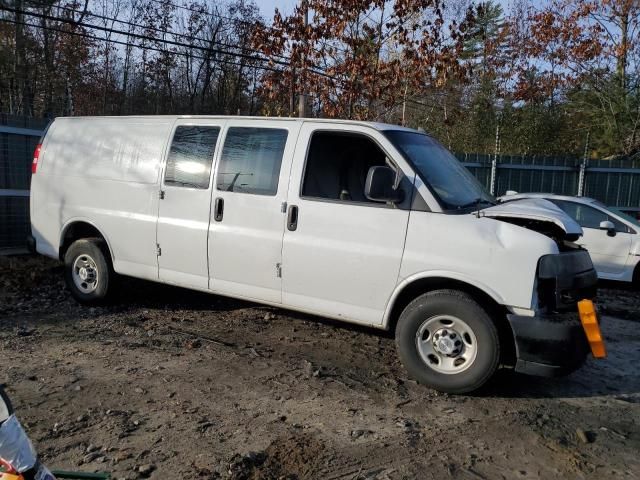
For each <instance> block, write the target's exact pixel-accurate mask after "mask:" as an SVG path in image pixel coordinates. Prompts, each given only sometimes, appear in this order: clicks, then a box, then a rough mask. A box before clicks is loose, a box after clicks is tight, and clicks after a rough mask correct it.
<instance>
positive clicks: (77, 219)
mask: <svg viewBox="0 0 640 480" xmlns="http://www.w3.org/2000/svg"><path fill="white" fill-rule="evenodd" d="M74 223H86V224H88V225H91V226H92V227H93V228H95V229H96V230H97V231H98V233H99V234H100V236H101V237H102V238H103V239H104V241H105V242H107V248H108V249H109V253H110V254H111V261H112V262H115V259H116V257H115V255H114V253H113V249H112V248H111V243H110V242H109V238H108V237H107V236H106V235H105V234H104V231H103V230H102V229H101V228H100V227H98V226H97V225H96V224H95V222H93V221H92V220H89V219H88V218H86V217H73V218H70V219H69V220H67V221H66V222H65V223H64V225H63V226H62V229H61V230H60V239H59V240H58V251H59V250H60V247H61V246H62V244H63V242H64V236H65V235H66V233H67V230H69V227H71V225H72V224H74Z"/></svg>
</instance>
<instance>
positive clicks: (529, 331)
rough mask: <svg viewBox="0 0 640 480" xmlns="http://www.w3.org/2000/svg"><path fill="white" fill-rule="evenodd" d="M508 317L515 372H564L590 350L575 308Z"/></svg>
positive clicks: (581, 362)
mask: <svg viewBox="0 0 640 480" xmlns="http://www.w3.org/2000/svg"><path fill="white" fill-rule="evenodd" d="M507 319H508V320H509V324H510V325H511V330H512V332H513V337H514V340H515V347H516V364H515V370H516V371H517V372H521V373H526V374H529V375H539V376H544V377H556V376H561V375H567V374H569V373H571V372H573V371H574V370H577V369H578V368H580V366H581V365H582V364H583V363H584V361H585V359H586V357H587V354H588V353H589V351H590V349H589V343H588V341H587V337H586V335H585V333H584V328H583V327H582V324H581V323H580V318H579V316H578V313H576V312H569V313H553V314H544V315H538V316H535V317H527V316H522V315H507Z"/></svg>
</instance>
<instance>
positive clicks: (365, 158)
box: [301, 132, 386, 203]
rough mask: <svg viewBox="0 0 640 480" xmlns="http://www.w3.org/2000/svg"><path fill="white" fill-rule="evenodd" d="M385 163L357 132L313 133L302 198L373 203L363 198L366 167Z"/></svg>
mask: <svg viewBox="0 0 640 480" xmlns="http://www.w3.org/2000/svg"><path fill="white" fill-rule="evenodd" d="M385 164H386V155H385V153H384V152H383V151H382V150H381V149H380V147H379V146H378V145H377V144H376V143H375V142H374V141H373V140H372V139H370V138H369V137H367V136H365V135H361V134H357V133H344V132H315V133H314V134H313V136H312V137H311V142H310V144H309V151H308V153H307V164H306V167H305V173H304V180H303V184H302V192H301V196H302V197H313V198H324V199H328V200H341V201H345V202H366V203H375V202H372V201H371V200H369V199H367V197H365V195H364V185H365V181H366V179H367V173H368V172H369V168H371V167H373V166H378V165H385Z"/></svg>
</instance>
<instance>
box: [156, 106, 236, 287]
mask: <svg viewBox="0 0 640 480" xmlns="http://www.w3.org/2000/svg"><path fill="white" fill-rule="evenodd" d="M223 125H224V121H216V120H206V119H197V120H195V119H182V120H178V122H176V125H175V126H174V131H173V135H172V140H171V145H170V146H169V149H168V153H167V159H166V163H165V167H164V173H163V179H162V186H161V191H160V202H159V209H158V226H157V253H158V277H159V279H160V280H162V281H165V282H167V283H174V284H176V285H182V286H185V287H195V288H201V289H206V288H208V283H209V268H208V261H207V235H208V231H209V213H210V209H211V184H212V182H211V175H212V172H213V163H214V157H215V155H216V151H217V148H218V143H219V141H218V139H219V137H220V132H221V130H222V127H223Z"/></svg>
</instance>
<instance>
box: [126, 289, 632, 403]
mask: <svg viewBox="0 0 640 480" xmlns="http://www.w3.org/2000/svg"><path fill="white" fill-rule="evenodd" d="M622 292H624V291H621V293H622ZM603 293H605V292H603ZM617 293H618V292H617V291H611V292H606V295H607V296H608V297H611V296H612V295H616V294H617ZM625 293H626V292H625ZM631 295H634V294H633V293H631ZM114 300H115V303H116V304H120V305H122V306H123V307H125V306H127V307H133V306H137V307H141V308H169V309H171V310H173V309H180V308H183V309H189V310H196V311H203V310H210V311H220V312H223V311H234V310H238V309H243V308H251V307H255V306H257V304H255V303H251V302H247V301H242V300H236V299H231V298H226V297H221V296H217V295H211V294H207V293H205V292H197V291H193V290H188V289H183V288H179V287H173V286H169V285H161V284H156V283H152V282H145V281H141V280H136V279H124V282H123V285H122V287H121V289H120V292H119V294H118V295H117V297H116V298H115V299H114ZM264 308H271V307H264ZM277 310H278V312H279V313H280V314H281V315H284V316H286V317H288V318H290V319H291V321H294V322H302V321H311V322H316V323H319V324H324V325H326V326H327V327H329V326H331V327H337V328H338V329H339V330H343V331H345V332H347V331H355V332H360V333H364V334H368V335H375V336H379V337H382V338H384V339H385V341H389V342H393V335H392V334H391V333H390V332H384V331H380V330H376V329H372V328H367V327H362V326H358V325H352V324H346V323H342V322H338V321H334V320H331V319H327V318H324V317H319V316H314V315H308V314H304V313H299V312H293V311H288V310H280V309H277ZM636 326H637V323H635V322H632V321H628V320H621V319H618V318H611V317H605V319H604V321H603V333H604V335H605V339H606V341H607V347H608V357H607V358H606V359H604V360H595V359H592V358H588V359H587V362H586V363H585V365H584V366H583V367H582V368H581V369H580V370H578V371H577V372H574V373H573V374H571V375H569V376H566V377H559V378H541V377H532V376H528V375H521V374H517V373H514V372H512V371H508V370H502V371H499V372H498V374H497V375H496V377H495V378H494V379H493V381H491V382H490V383H489V385H488V386H487V387H485V388H483V389H482V390H481V391H480V392H478V393H477V394H476V396H484V397H504V398H551V397H566V398H574V397H575V398H583V397H601V396H606V397H615V398H618V399H619V400H621V401H624V402H630V403H639V402H640V369H638V368H635V365H638V364H639V363H640V329H638V328H635V327H636ZM381 361H384V359H381Z"/></svg>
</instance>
